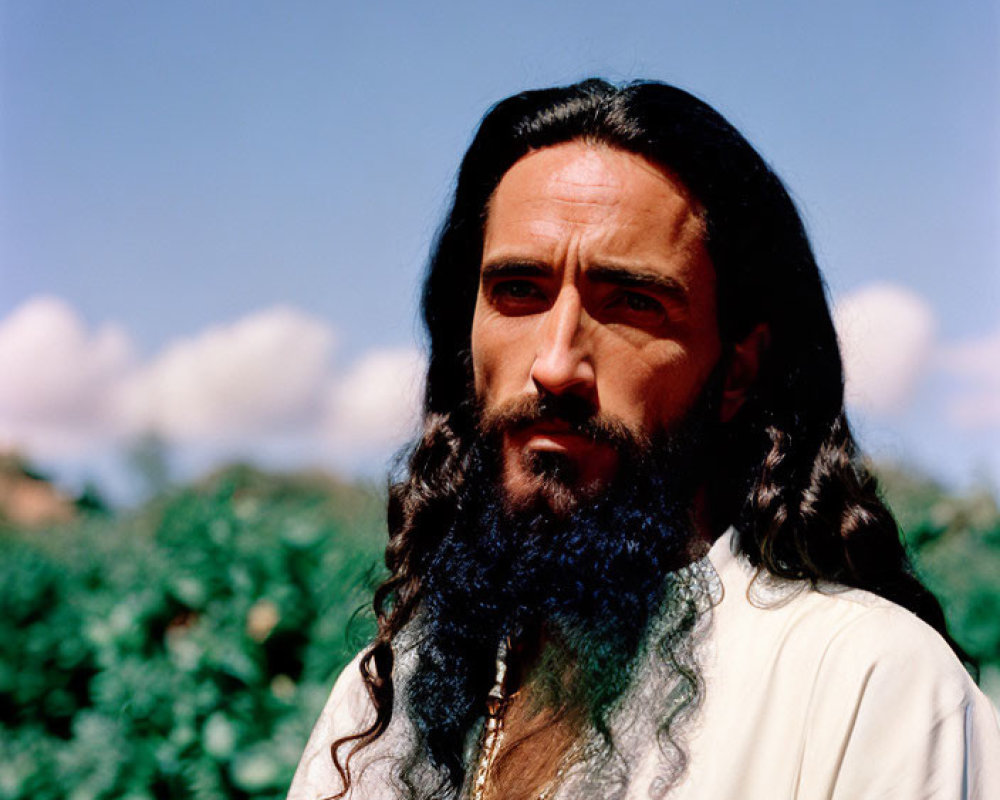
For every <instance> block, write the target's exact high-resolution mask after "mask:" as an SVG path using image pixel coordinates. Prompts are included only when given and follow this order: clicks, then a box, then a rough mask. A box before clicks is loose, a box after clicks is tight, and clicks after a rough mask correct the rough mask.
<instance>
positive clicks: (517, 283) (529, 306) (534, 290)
mask: <svg viewBox="0 0 1000 800" xmlns="http://www.w3.org/2000/svg"><path fill="white" fill-rule="evenodd" d="M489 297H490V300H491V301H492V303H493V305H494V306H495V307H496V308H497V309H498V310H499V311H501V312H502V313H505V314H530V313H533V312H534V311H536V310H537V309H538V308H541V307H542V306H543V305H544V304H545V293H544V292H543V291H542V290H541V289H540V288H539V287H538V286H537V285H535V284H534V283H533V282H532V281H524V280H509V281H500V282H498V283H495V284H493V286H491V287H490V289H489Z"/></svg>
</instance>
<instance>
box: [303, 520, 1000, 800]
mask: <svg viewBox="0 0 1000 800" xmlns="http://www.w3.org/2000/svg"><path fill="white" fill-rule="evenodd" d="M734 537H735V533H734V532H733V531H732V530H730V531H729V532H727V534H726V535H724V536H722V537H721V538H720V539H719V540H718V541H717V542H716V543H715V545H714V546H713V547H712V549H711V551H710V552H709V555H708V559H709V561H710V563H711V565H712V567H714V570H715V573H716V574H717V576H718V584H717V586H716V594H717V596H716V597H715V601H716V602H715V604H714V606H713V608H712V610H711V615H710V619H709V620H708V622H707V627H706V629H705V630H706V631H707V632H706V633H705V635H704V638H703V641H701V642H700V643H699V644H698V645H697V657H698V664H699V669H700V672H701V675H702V678H703V680H704V693H703V698H702V700H701V702H700V704H699V706H698V707H697V709H696V711H695V712H694V715H693V716H692V717H691V719H690V720H689V722H688V723H686V726H685V730H684V731H682V737H683V739H682V741H683V749H684V751H685V752H686V753H687V755H688V762H687V766H686V768H685V771H684V772H683V774H682V775H681V777H680V779H679V780H678V781H675V782H674V784H673V785H670V786H669V789H668V788H667V786H668V783H669V781H665V780H664V778H663V776H664V775H668V774H669V770H670V766H671V758H670V755H669V754H665V752H664V748H662V747H661V745H660V744H659V743H658V741H657V739H656V736H655V735H651V734H650V733H649V731H652V730H654V729H655V724H654V723H655V721H654V720H642V719H641V718H642V714H643V709H644V708H647V707H648V705H649V704H648V702H646V701H648V699H649V698H650V697H652V696H654V695H655V693H657V692H659V693H660V694H661V695H662V694H663V692H664V691H665V688H664V683H663V680H664V679H663V669H662V668H661V667H657V666H654V665H652V661H651V660H649V659H652V658H653V656H651V655H648V656H647V661H648V663H647V664H646V666H645V667H644V668H641V669H640V670H639V671H638V673H637V674H638V677H637V679H636V681H635V685H634V686H633V687H632V688H631V689H630V690H629V692H628V693H627V694H626V696H625V698H624V699H623V704H622V709H621V713H620V714H619V717H622V716H624V717H628V718H629V719H628V720H626V721H625V722H622V720H619V723H618V725H617V726H614V725H613V730H614V731H615V732H616V734H617V733H618V732H619V731H622V730H624V735H623V737H622V738H623V740H625V741H628V742H629V743H630V744H629V747H628V748H626V749H627V750H628V751H629V752H628V759H627V761H628V764H627V769H626V777H625V778H624V779H623V780H620V781H618V782H617V783H615V784H614V789H613V790H612V789H611V788H609V789H608V791H606V792H605V791H603V790H602V791H600V792H599V793H598V792H595V791H594V790H591V791H590V792H589V793H588V794H589V796H597V795H598V794H599V795H600V796H601V800H604V798H606V797H609V796H615V797H621V798H625V799H626V800H640V798H642V799H643V800H645V799H646V798H654V800H657V799H658V798H661V797H664V798H667V800H784V798H795V800H875V798H878V799H879V800H889V799H890V798H898V800H918V799H921V798H935V799H939V800H966V799H967V798H974V799H975V800H1000V726H998V723H997V716H996V711H995V709H994V708H993V706H992V705H991V703H990V702H989V700H988V699H987V698H986V697H985V696H984V695H983V694H982V692H981V691H980V690H979V689H978V688H977V687H976V686H975V684H974V683H973V682H972V680H971V679H970V678H969V676H968V674H967V673H966V672H965V670H964V669H963V667H962V665H961V664H960V663H959V662H958V660H957V659H956V658H955V656H954V654H953V653H952V652H951V650H950V649H949V648H948V646H947V645H946V644H945V643H944V641H943V640H942V639H941V637H940V636H938V634H937V633H936V632H935V631H934V630H932V629H931V628H930V627H928V626H927V625H926V624H924V623H923V622H922V621H921V620H919V619H918V618H917V617H916V616H915V615H913V614H911V613H910V612H909V611H906V610H905V609H903V608H901V607H899V606H896V605H894V604H892V603H890V602H888V601H887V600H884V599H882V598H880V597H878V596H876V595H873V594H870V593H868V592H862V591H858V590H846V589H843V588H841V587H828V588H821V589H819V590H815V589H812V588H809V587H808V586H805V585H802V584H795V583H789V582H783V581H777V580H775V579H773V578H769V577H766V576H764V577H761V578H758V579H757V580H754V575H755V573H754V570H753V568H752V567H751V566H750V565H749V564H748V563H747V562H746V561H745V560H744V559H742V558H741V557H739V556H736V555H734V554H733V547H734ZM410 656H412V654H410ZM397 666H399V667H400V669H401V670H402V671H404V672H405V670H406V669H407V668H411V667H412V662H411V663H410V667H408V666H407V656H404V657H403V658H402V659H400V661H399V663H398V665H397ZM402 694H403V693H402V692H397V698H398V697H399V696H400V695H402ZM653 705H656V703H654V704H653ZM371 715H372V709H371V707H370V704H369V702H368V699H367V695H366V693H365V691H364V688H363V686H362V683H361V679H360V676H359V673H358V668H357V659H356V660H355V661H354V662H352V663H351V664H350V665H349V666H348V667H347V668H346V669H345V670H344V672H343V674H342V675H341V676H340V679H339V680H338V681H337V683H336V685H335V686H334V689H333V692H332V694H331V696H330V699H329V701H328V702H327V704H326V707H325V708H324V709H323V712H322V714H321V715H320V719H319V721H318V722H317V724H316V727H315V729H314V731H313V733H312V736H311V737H310V739H309V743H308V745H307V746H306V749H305V753H304V754H303V756H302V761H301V763H300V764H299V767H298V770H297V771H296V774H295V778H294V780H293V782H292V787H291V790H290V792H289V795H288V797H289V800H319V798H323V797H328V796H329V795H331V794H333V793H335V792H337V791H339V790H340V788H341V784H340V779H339V777H338V775H337V773H336V771H335V770H334V768H333V764H332V761H331V759H330V749H329V748H330V744H331V743H332V742H333V741H334V740H335V739H337V738H338V737H340V736H343V735H345V734H347V733H353V732H356V731H358V730H360V729H361V727H362V726H363V724H364V723H365V722H366V721H368V720H370V719H371V718H372V716H371ZM405 716H406V715H405V712H404V710H403V707H402V706H401V705H400V701H399V700H398V699H397V707H396V709H395V710H394V714H393V721H392V724H391V725H390V728H389V730H388V731H387V732H386V734H385V735H384V736H383V737H382V738H380V739H379V740H378V741H377V742H376V743H375V744H374V745H372V746H371V747H370V748H368V750H369V751H370V752H368V753H367V754H366V755H365V758H366V759H367V760H368V761H370V762H373V763H371V764H370V766H369V768H367V769H366V770H365V771H364V773H363V774H362V775H361V776H360V780H357V779H356V784H355V785H354V787H353V788H352V791H351V793H350V795H349V797H350V798H351V799H352V800H382V799H383V798H386V800H388V798H393V797H395V796H396V794H395V792H394V790H393V788H392V780H391V777H390V776H391V774H392V767H393V764H394V762H395V759H396V757H397V756H398V755H399V754H401V753H404V752H406V751H407V750H406V748H407V747H408V745H409V743H410V742H411V741H412V738H411V737H412V729H411V728H410V727H409V721H408V720H407V719H405ZM643 722H645V723H648V724H646V725H645V726H644V725H643V724H641V723H643ZM630 732H631V733H632V734H636V733H638V735H629V733H630ZM362 753H365V751H362ZM360 755H361V754H359V761H358V763H361V760H362V759H360ZM355 773H356V769H355V770H352V775H353V774H355ZM566 783H567V785H566V786H565V787H563V789H562V790H560V791H559V792H557V795H556V796H557V797H558V798H560V800H561V799H562V798H564V797H566V798H574V800H579V797H580V795H579V794H573V793H572V792H573V790H572V784H573V781H572V774H571V773H569V774H568V779H567V782H566Z"/></svg>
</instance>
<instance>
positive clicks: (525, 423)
mask: <svg viewBox="0 0 1000 800" xmlns="http://www.w3.org/2000/svg"><path fill="white" fill-rule="evenodd" d="M544 423H559V424H560V425H563V426H565V427H566V428H568V430H569V431H570V432H571V433H574V434H576V435H579V436H583V437H586V438H588V439H591V440H593V441H594V442H596V443H598V444H604V445H608V446H609V447H614V448H615V449H618V450H626V449H629V450H638V451H643V450H648V449H649V448H650V447H651V445H652V440H651V438H650V437H649V436H648V435H647V434H646V433H644V432H642V431H637V430H634V429H633V428H631V427H630V426H629V425H628V424H627V423H626V422H625V421H624V420H622V419H620V418H618V417H616V416H614V415H613V414H608V413H607V412H603V411H598V410H596V409H595V408H594V407H593V405H592V404H591V403H590V402H588V401H587V400H585V399H584V398H581V397H578V396H576V395H572V394H567V395H553V394H544V395H522V396H520V397H515V398H513V399H511V400H508V401H506V402H504V403H501V404H500V405H498V406H496V407H494V408H489V409H487V408H482V407H481V408H480V409H479V429H480V431H481V432H482V433H483V434H485V435H486V436H489V437H497V436H500V435H502V434H504V433H509V432H515V431H519V430H523V429H524V428H528V427H531V426H532V425H539V424H544Z"/></svg>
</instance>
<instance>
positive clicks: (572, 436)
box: [511, 422, 599, 452]
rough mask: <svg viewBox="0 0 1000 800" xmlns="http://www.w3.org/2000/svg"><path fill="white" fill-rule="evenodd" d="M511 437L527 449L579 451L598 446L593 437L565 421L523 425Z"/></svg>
mask: <svg viewBox="0 0 1000 800" xmlns="http://www.w3.org/2000/svg"><path fill="white" fill-rule="evenodd" d="M511 438H512V440H513V442H514V443H516V444H517V445H519V446H520V447H522V448H525V449H529V450H540V451H551V452H581V451H584V450H591V449H594V448H597V447H599V444H598V442H597V441H596V440H595V439H594V438H593V437H591V436H586V435H584V434H582V433H580V432H578V431H577V430H576V429H574V428H573V427H572V426H571V425H569V424H565V423H552V422H542V423H536V424H532V425H525V426H524V427H521V428H519V429H517V430H516V431H513V432H512V434H511Z"/></svg>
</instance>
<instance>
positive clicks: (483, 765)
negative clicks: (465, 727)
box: [469, 636, 510, 800]
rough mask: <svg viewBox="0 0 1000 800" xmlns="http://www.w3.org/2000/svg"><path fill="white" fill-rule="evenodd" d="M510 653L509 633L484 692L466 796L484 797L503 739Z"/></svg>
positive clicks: (479, 798) (501, 644) (500, 647)
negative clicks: (490, 685) (480, 729)
mask: <svg viewBox="0 0 1000 800" xmlns="http://www.w3.org/2000/svg"><path fill="white" fill-rule="evenodd" d="M509 655H510V637H509V636H505V637H504V638H503V639H501V640H500V646H499V647H498V648H497V661H496V667H497V671H496V680H495V681H494V683H493V688H492V689H490V693H489V694H488V695H487V696H486V724H485V725H484V726H483V736H482V743H481V744H480V746H479V762H478V764H477V766H476V771H475V774H474V778H473V780H472V784H471V786H470V788H469V800H483V797H484V796H485V793H486V781H487V779H488V778H489V775H490V772H492V770H493V762H494V761H496V757H497V753H498V752H499V750H500V742H501V741H503V733H504V730H503V723H504V714H505V713H506V711H507V701H508V695H507V658H508V656H509Z"/></svg>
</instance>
